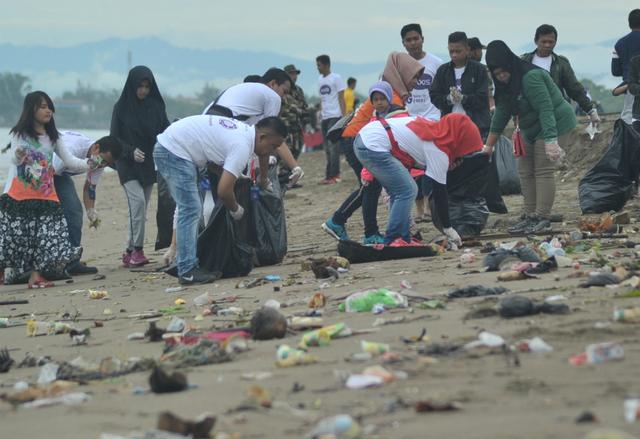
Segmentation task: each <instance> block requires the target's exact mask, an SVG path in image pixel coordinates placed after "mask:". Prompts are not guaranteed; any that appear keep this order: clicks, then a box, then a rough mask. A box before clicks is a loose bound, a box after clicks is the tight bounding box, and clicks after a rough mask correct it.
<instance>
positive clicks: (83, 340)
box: [69, 328, 91, 346]
mask: <svg viewBox="0 0 640 439" xmlns="http://www.w3.org/2000/svg"><path fill="white" fill-rule="evenodd" d="M90 336H91V330H90V329H89V328H86V329H84V330H82V331H77V330H75V329H72V330H71V331H69V337H71V341H72V342H73V344H74V345H75V346H79V345H84V344H87V340H88V339H89V337H90Z"/></svg>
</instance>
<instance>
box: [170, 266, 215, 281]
mask: <svg viewBox="0 0 640 439" xmlns="http://www.w3.org/2000/svg"><path fill="white" fill-rule="evenodd" d="M221 277H222V273H220V272H219V271H215V272H213V273H211V272H209V271H205V270H202V269H200V268H197V267H196V268H193V269H192V270H191V271H189V272H188V273H185V274H183V275H182V276H180V277H178V282H180V285H195V284H210V283H211V282H215V281H217V280H218V279H220V278H221Z"/></svg>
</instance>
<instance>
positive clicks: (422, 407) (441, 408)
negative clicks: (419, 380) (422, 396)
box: [415, 401, 462, 413]
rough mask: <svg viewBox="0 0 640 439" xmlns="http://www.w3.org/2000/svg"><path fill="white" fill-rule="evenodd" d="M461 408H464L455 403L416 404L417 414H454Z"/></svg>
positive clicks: (430, 402)
mask: <svg viewBox="0 0 640 439" xmlns="http://www.w3.org/2000/svg"><path fill="white" fill-rule="evenodd" d="M461 408H462V406H461V405H460V404H459V403H457V402H455V401H446V402H439V401H418V402H417V403H416V404H415V410H416V413H430V412H452V411H457V410H460V409H461Z"/></svg>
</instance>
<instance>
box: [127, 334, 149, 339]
mask: <svg viewBox="0 0 640 439" xmlns="http://www.w3.org/2000/svg"><path fill="white" fill-rule="evenodd" d="M145 338H146V334H145V333H144V332H132V333H131V334H129V335H127V340H129V341H133V340H144V339H145Z"/></svg>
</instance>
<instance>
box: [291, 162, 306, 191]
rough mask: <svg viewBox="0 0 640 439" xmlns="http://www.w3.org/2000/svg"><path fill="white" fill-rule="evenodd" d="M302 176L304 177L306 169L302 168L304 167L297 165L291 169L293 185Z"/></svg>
mask: <svg viewBox="0 0 640 439" xmlns="http://www.w3.org/2000/svg"><path fill="white" fill-rule="evenodd" d="M302 177H304V171H303V170H302V168H301V167H300V166H296V167H295V168H293V169H292V170H291V175H290V176H289V183H290V184H291V186H293V185H294V184H296V183H297V182H298V180H300V179H301V178H302Z"/></svg>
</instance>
